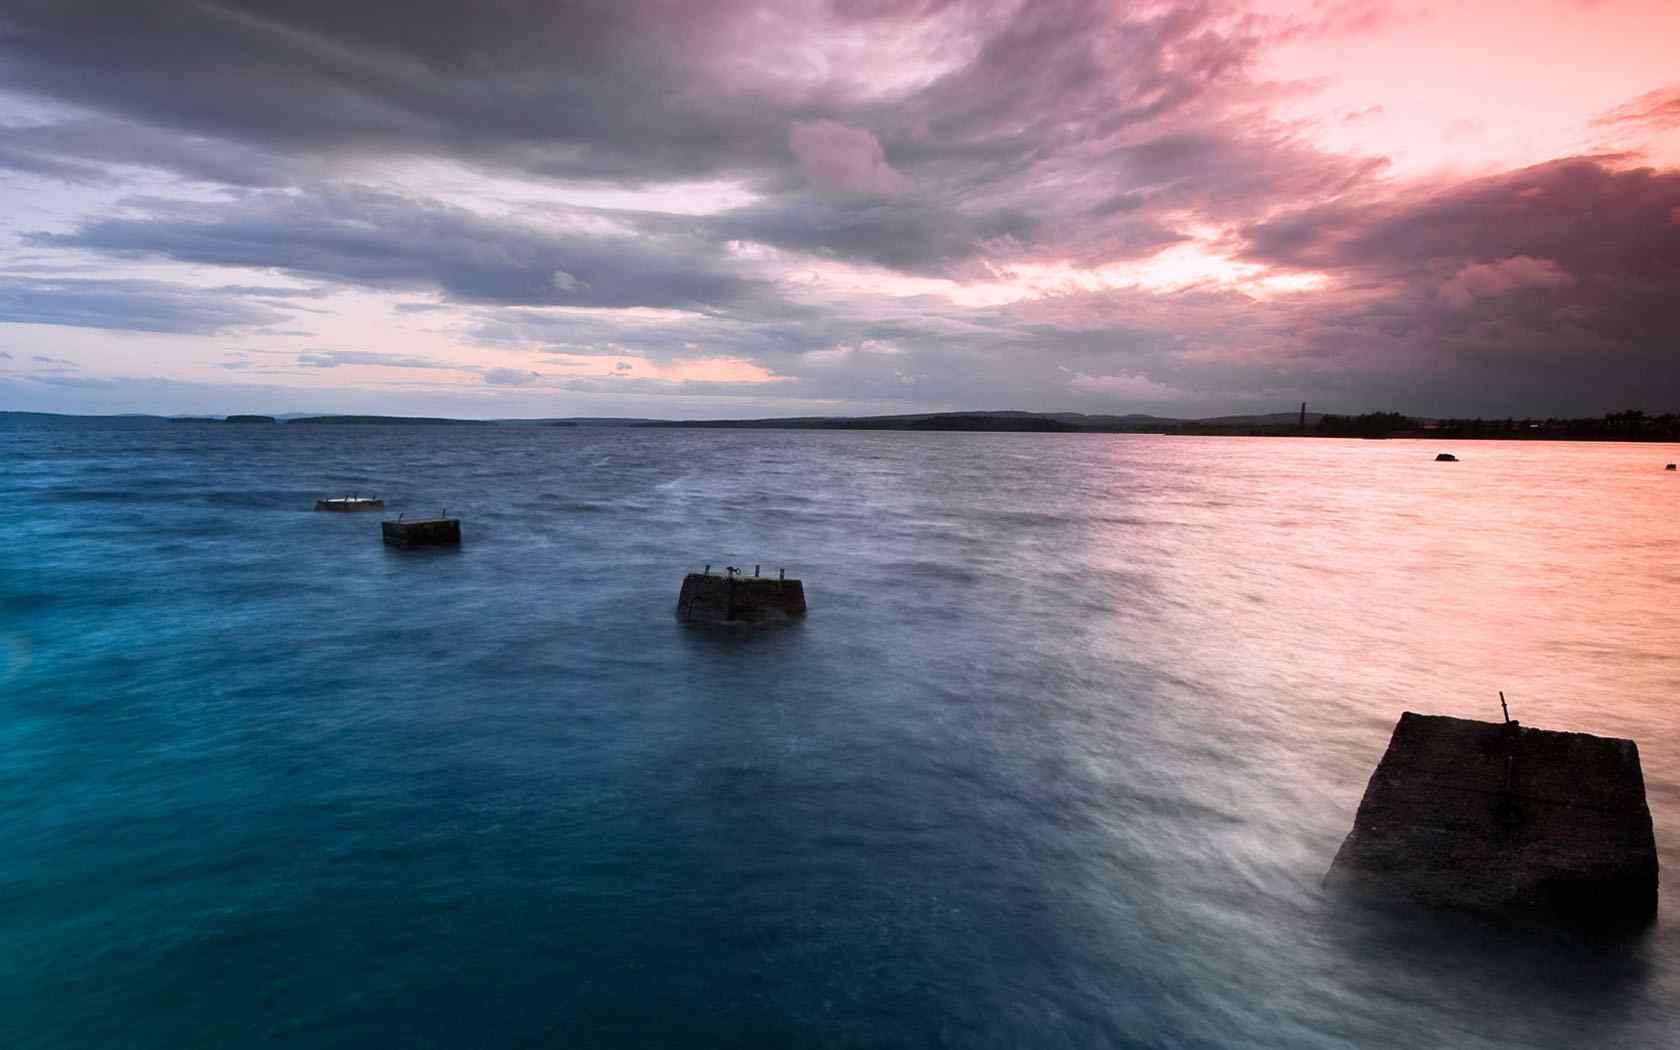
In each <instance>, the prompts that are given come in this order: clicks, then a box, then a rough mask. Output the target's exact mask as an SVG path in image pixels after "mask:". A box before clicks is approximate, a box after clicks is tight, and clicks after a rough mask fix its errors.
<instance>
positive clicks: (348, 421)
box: [286, 416, 495, 427]
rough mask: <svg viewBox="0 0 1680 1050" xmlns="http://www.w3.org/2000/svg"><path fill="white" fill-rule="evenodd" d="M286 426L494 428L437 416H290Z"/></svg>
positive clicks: (485, 422)
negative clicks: (325, 424) (319, 424)
mask: <svg viewBox="0 0 1680 1050" xmlns="http://www.w3.org/2000/svg"><path fill="white" fill-rule="evenodd" d="M286 423H287V424H288V425H291V424H295V423H328V424H332V425H335V426H368V425H376V424H391V423H400V424H402V425H404V426H462V427H488V426H494V425H495V424H494V423H492V422H491V421H490V420H488V419H443V418H440V417H437V416H290V417H287V419H286Z"/></svg>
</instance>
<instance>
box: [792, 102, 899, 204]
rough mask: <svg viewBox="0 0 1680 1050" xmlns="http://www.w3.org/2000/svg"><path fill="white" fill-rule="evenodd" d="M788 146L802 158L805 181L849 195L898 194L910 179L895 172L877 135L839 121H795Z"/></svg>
mask: <svg viewBox="0 0 1680 1050" xmlns="http://www.w3.org/2000/svg"><path fill="white" fill-rule="evenodd" d="M788 146H789V147H790V148H791V149H792V150H793V153H794V156H796V157H798V158H799V166H800V169H801V170H802V171H803V172H804V173H805V179H806V181H808V182H810V183H811V185H813V186H816V187H818V188H820V189H825V190H838V191H842V192H847V193H878V194H891V193H899V192H902V191H903V190H905V189H907V188H908V187H909V185H910V180H909V179H906V178H905V177H904V176H903V175H902V174H900V173H899V172H897V171H895V170H893V167H892V165H890V164H888V163H887V157H886V153H885V152H884V151H883V150H882V149H881V143H880V141H879V140H878V139H876V138H875V136H874V135H872V134H870V133H869V132H868V131H865V130H864V129H862V128H850V127H847V126H846V125H844V124H841V123H840V122H839V121H834V120H812V121H794V122H793V123H792V124H791V125H789V127H788Z"/></svg>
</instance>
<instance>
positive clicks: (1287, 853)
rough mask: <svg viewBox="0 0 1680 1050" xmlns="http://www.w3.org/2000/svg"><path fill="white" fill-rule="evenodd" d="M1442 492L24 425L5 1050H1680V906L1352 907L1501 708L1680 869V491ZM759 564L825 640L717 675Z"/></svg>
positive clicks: (2, 589) (1253, 457)
mask: <svg viewBox="0 0 1680 1050" xmlns="http://www.w3.org/2000/svg"><path fill="white" fill-rule="evenodd" d="M1436 451H1437V449H1436V448H1435V447H1434V446H1431V445H1428V444H1425V443H1419V442H1411V441H1388V442H1357V441H1347V442H1342V441H1330V440H1279V439H1221V438H1172V437H1147V436H1096V435H1091V436H1086V435H1010V434H911V433H858V432H851V433H846V432H839V433H814V432H771V433H764V432H748V431H693V430H689V431H673V430H592V429H591V430H586V429H565V428H505V427H503V428H488V427H485V428H478V427H472V428H468V427H460V428H447V429H443V428H432V427H414V426H347V427H330V426H306V425H284V426H261V425H228V424H212V423H162V422H155V421H154V422H146V421H94V420H80V421H77V420H69V421H62V420H61V421H52V420H32V419H27V418H22V417H9V418H5V417H0V536H3V537H4V540H3V545H0V754H3V755H4V761H3V762H0V1042H3V1043H4V1045H6V1046H8V1047H13V1048H25V1047H28V1048H46V1047H52V1048H59V1047H65V1048H69V1047H114V1046H122V1047H243V1046H249V1045H253V1044H260V1045H274V1046H297V1047H336V1046H346V1047H348V1046H381V1045H390V1046H397V1045H401V1046H406V1047H427V1046H437V1047H467V1046H472V1047H480V1046H482V1047H535V1046H547V1045H576V1046H615V1045H623V1046H722V1045H737V1046H775V1045H786V1046H795V1045H798V1046H834V1047H839V1046H856V1047H866V1046H867V1047H889V1046H950V1047H1006V1046H1035V1047H1093V1046H1139V1047H1216V1046H1237V1045H1243V1046H1263V1047H1274V1046H1275V1047H1348V1046H1359V1047H1416V1046H1424V1045H1442V1046H1454V1047H1462V1048H1476V1047H1515V1046H1541V1047H1577V1046H1584V1045H1602V1046H1612V1045H1614V1046H1630V1047H1632V1046H1641V1047H1672V1046H1674V1045H1675V1042H1674V1039H1675V1033H1676V1032H1677V1031H1680V922H1677V920H1680V905H1677V904H1676V897H1675V894H1674V892H1673V891H1672V889H1670V890H1669V891H1667V892H1666V893H1665V894H1664V896H1663V898H1662V910H1661V914H1660V918H1659V921H1658V924H1657V926H1656V927H1655V928H1654V929H1653V930H1652V931H1651V932H1649V933H1648V934H1647V935H1645V936H1643V937H1641V938H1639V939H1637V940H1635V941H1633V942H1632V943H1623V944H1597V943H1592V942H1589V941H1585V940H1582V939H1580V938H1577V937H1574V936H1571V935H1566V934H1552V933H1545V932H1534V931H1512V930H1507V929H1501V928H1498V927H1494V926H1490V925H1486V924H1482V923H1478V922H1475V921H1473V920H1469V919H1464V918H1458V917H1453V916H1433V917H1429V916H1426V917H1419V918H1416V919H1407V918H1404V917H1397V916H1392V915H1383V914H1378V913H1368V912H1363V911H1359V910H1351V909H1348V908H1345V907H1342V906H1340V905H1338V904H1337V903H1336V902H1334V901H1331V900H1327V899H1326V898H1325V897H1324V896H1323V895H1322V894H1321V892H1320V890H1319V886H1318V883H1319V879H1320V877H1321V875H1322V874H1323V872H1324V870H1325V868H1326V867H1327V866H1328V864H1329V862H1330V859H1331V857H1332V856H1333V855H1334V853H1335V850H1336V847H1337V845H1338V844H1339V841H1340V839H1341V837H1342V836H1343V835H1344V834H1345V833H1346V832H1347V830H1348V828H1349V826H1350V825H1351V822H1352V818H1353V813H1354V810H1355V808H1356V806H1357V804H1358V801H1359V797H1360V794H1361V792H1362V791H1363V790H1364V785H1365V781H1366V779H1367V777H1368V776H1369V775H1370V772H1371V769H1372V768H1373V766H1374V765H1375V763H1376V761H1377V759H1378V758H1379V757H1380V755H1381V753H1382V749H1383V747H1384V746H1385V744H1386V742H1387V738H1388V734H1389V732H1390V730H1391V728H1392V726H1393V723H1394V721H1395V719H1396V717H1397V716H1398V715H1399V713H1400V712H1401V711H1402V710H1405V709H1411V710H1417V711H1426V712H1437V713H1448V714H1456V715H1463V716H1469V717H1480V718H1497V717H1498V713H1499V708H1498V699H1497V695H1496V691H1497V690H1500V689H1503V690H1504V691H1505V693H1506V695H1507V697H1509V698H1510V700H1511V704H1512V708H1513V714H1514V715H1515V716H1516V717H1518V718H1520V719H1522V720H1523V721H1524V722H1525V723H1528V724H1536V725H1542V726H1547V727H1553V728H1562V729H1579V730H1587V731H1592V732H1598V733H1604V734H1611V735H1618V736H1628V737H1632V738H1634V739H1636V740H1637V741H1638V742H1639V746H1640V751H1641V755H1642V757H1643V760H1644V768H1645V775H1646V778H1647V784H1648V789H1649V795H1650V802H1651V806H1652V810H1653V813H1654V816H1655V819H1656V824H1657V835H1658V842H1659V847H1660V849H1661V852H1662V864H1663V866H1664V869H1665V871H1666V872H1667V873H1669V879H1670V882H1671V883H1672V880H1673V879H1674V878H1675V877H1676V876H1675V875H1674V873H1676V872H1680V850H1677V847H1680V708H1677V707H1676V704H1675V700H1676V698H1677V697H1680V626H1677V625H1676V621H1675V617H1674V610H1675V608H1676V607H1677V606H1680V558H1677V557H1676V555H1677V553H1680V529H1677V526H1676V514H1675V511H1676V508H1677V507H1680V480H1677V479H1676V477H1675V475H1673V474H1665V472H1664V471H1663V470H1662V463H1663V460H1664V459H1665V458H1666V459H1673V458H1674V455H1673V453H1672V451H1670V450H1668V449H1667V448H1663V447H1641V446H1630V445H1609V444H1603V445H1586V444H1560V443H1532V444H1524V443H1493V442H1488V443H1469V444H1461V445H1458V446H1456V447H1455V449H1454V451H1456V452H1457V453H1458V454H1459V456H1460V457H1461V459H1462V462H1460V463H1457V464H1436V463H1434V462H1432V460H1433V456H1434V453H1435V452H1436ZM348 492H360V493H379V494H381V495H383V496H384V497H385V499H386V501H387V506H388V507H389V508H390V510H391V512H392V513H395V512H397V511H409V512H415V511H419V512H426V511H435V510H437V509H440V508H447V510H448V511H449V512H450V513H451V514H454V515H459V516H460V517H462V518H463V519H464V529H465V535H466V542H465V544H464V546H463V547H462V548H461V549H460V550H459V551H458V552H437V551H413V552H397V551H392V550H388V549H386V548H384V547H383V546H382V545H381V544H380V542H379V535H378V520H379V516H378V515H366V516H362V515H329V514H316V513H313V512H312V511H311V509H310V508H311V505H312V501H313V500H314V499H315V498H316V497H317V496H320V495H336V494H343V493H348ZM706 562H710V563H711V564H712V565H713V566H722V565H723V564H725V563H728V564H734V565H744V566H752V565H753V564H755V563H759V564H762V565H763V566H764V570H765V571H766V572H769V571H773V570H775V569H779V568H782V567H784V566H785V567H786V568H787V569H788V573H789V575H790V576H799V577H801V578H803V579H804V581H805V587H806V593H807V596H808V598H809V601H810V603H811V613H810V615H809V617H808V618H807V620H806V621H805V622H804V623H803V624H800V625H795V626H789V627H782V628H773V629H761V630H712V629H695V628H685V627H682V626H680V625H679V624H677V623H676V622H675V620H674V617H673V608H674V604H675V599H676V594H677V589H678V585H679V584H680V582H681V577H682V574H683V573H684V572H687V571H690V570H693V569H698V568H699V567H700V566H701V565H702V564H703V563H706Z"/></svg>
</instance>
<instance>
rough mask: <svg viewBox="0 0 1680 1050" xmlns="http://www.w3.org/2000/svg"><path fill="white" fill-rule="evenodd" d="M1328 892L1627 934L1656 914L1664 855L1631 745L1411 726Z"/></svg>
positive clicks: (1365, 806)
mask: <svg viewBox="0 0 1680 1050" xmlns="http://www.w3.org/2000/svg"><path fill="white" fill-rule="evenodd" d="M1325 885H1326V886H1327V887H1331V888H1337V889H1343V890H1348V891H1352V892H1355V893H1357V894H1359V895H1363V896H1369V897H1375V898H1382V899H1387V900H1403V901H1409V902H1414V903H1420V904H1425V905H1435V906H1444V907H1454V908H1468V909H1475V910H1479V911H1489V912H1502V913H1529V914H1541V915H1548V916H1552V917H1557V918H1563V919H1566V920H1569V921H1572V922H1577V923H1584V924H1588V925H1595V926H1603V927H1615V928H1626V927H1634V926H1639V925H1643V924H1645V923H1647V922H1649V921H1650V920H1651V919H1652V918H1654V917H1655V915H1656V909H1657V846H1656V836H1655V833H1654V831H1653V829H1652V826H1651V811H1650V808H1649V807H1648V805H1647V804H1646V801H1645V777H1644V773H1643V772H1642V770H1641V769H1640V766H1639V748H1638V746H1637V745H1635V744H1634V742H1633V741H1631V740H1618V739H1615V738H1611V737H1599V736H1592V735H1590V734H1587V733H1560V732H1553V731H1551V730H1545V729H1530V728H1527V727H1524V726H1521V725H1518V724H1517V723H1515V722H1505V723H1498V722H1477V721H1471V720H1469V719H1463V718H1447V717H1442V716H1437V715H1419V714H1414V713H1412V712H1410V711H1407V712H1406V713H1404V714H1402V715H1401V716H1400V721H1399V723H1398V724H1397V725H1395V727H1394V735H1393V737H1392V738H1391V739H1390V740H1389V743H1388V750H1387V751H1386V752H1384V754H1383V757H1382V761H1381V762H1380V763H1379V764H1378V765H1377V768H1376V771H1375V772H1374V773H1372V774H1371V781H1370V784H1369V785H1367V786H1366V788H1365V797H1364V799H1363V800H1361V801H1360V803H1359V812H1358V814H1357V815H1356V816H1355V817H1354V821H1353V830H1352V831H1351V832H1349V833H1348V836H1347V839H1346V840H1345V841H1344V842H1343V843H1342V847H1341V849H1340V851H1338V852H1337V854H1336V859H1335V861H1334V862H1332V864H1331V865H1330V871H1329V873H1328V874H1326V876H1325Z"/></svg>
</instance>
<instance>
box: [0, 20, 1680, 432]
mask: <svg viewBox="0 0 1680 1050" xmlns="http://www.w3.org/2000/svg"><path fill="white" fill-rule="evenodd" d="M1677 39H1680V3H1674V2H1672V0H1626V2H1617V0H1481V2H1478V3H1475V4H1463V3H1458V2H1435V0H1419V2H1413V0H1392V2H1384V0H1253V2H1248V0H1205V2H1187V3H1177V2H1151V3H1124V2H1113V0H1109V2H1098V0H1028V2H1010V0H999V2H990V0H977V2H963V0H912V2H893V0H787V2H782V3H751V2H746V0H718V2H705V0H581V2H573V3H545V2H540V0H407V2H405V3H402V4H380V3H346V2H345V0H203V2H169V0H161V2H157V3H149V4H112V3H109V2H105V0H0V409H23V410H35V411H57V412H87V413H106V412H157V413H170V414H175V413H179V414H223V413H230V412H266V413H287V412H372V413H391V414H409V415H413V414H424V415H450V416H463V417H496V418H507V417H544V416H645V417H659V418H724V417H743V416H771V415H840V414H845V415H852V414H873V413H888V412H922V411H938V410H960V409H1005V408H1009V409H1027V410H1037V411H1077V412H1089V413H1131V412H1145V413H1152V414H1157V415H1167V416H1210V415H1219V414H1227V413H1239V412H1271V411H1289V410H1292V409H1294V408H1295V407H1296V406H1297V405H1298V404H1299V402H1301V401H1307V402H1308V403H1309V404H1310V405H1311V406H1312V408H1313V409H1314V410H1320V411H1332V412H1361V411H1379V410H1395V411H1401V412H1407V413H1411V414H1416V415H1430V416H1442V415H1487V416H1507V415H1517V416H1523V415H1596V414H1600V413H1604V412H1607V411H1614V410H1621V409H1626V408H1644V409H1646V410H1649V411H1665V410H1673V409H1675V408H1680V61H1677V60H1676V59H1675V57H1674V55H1675V52H1674V45H1673V42H1674V41H1675V40H1677Z"/></svg>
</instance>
